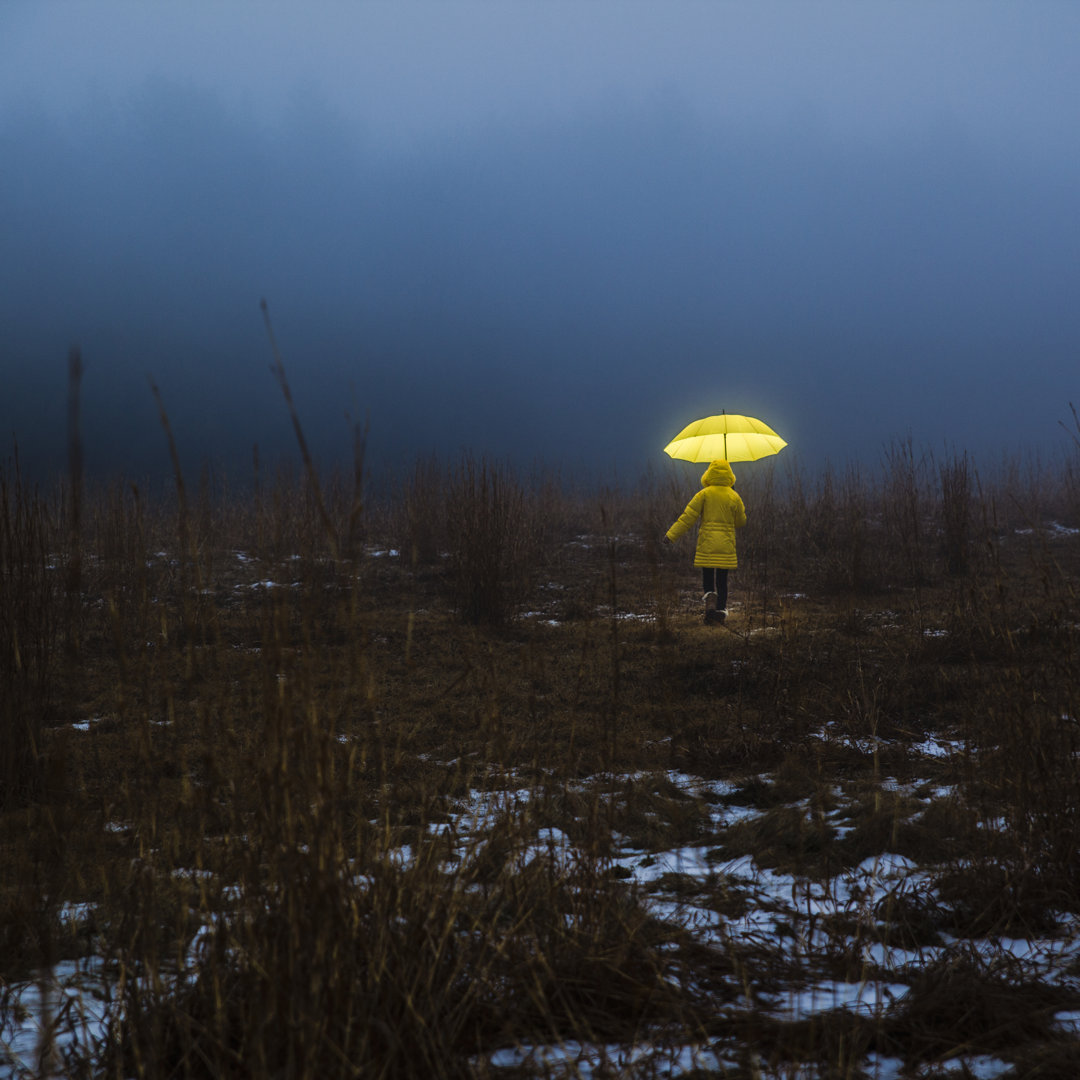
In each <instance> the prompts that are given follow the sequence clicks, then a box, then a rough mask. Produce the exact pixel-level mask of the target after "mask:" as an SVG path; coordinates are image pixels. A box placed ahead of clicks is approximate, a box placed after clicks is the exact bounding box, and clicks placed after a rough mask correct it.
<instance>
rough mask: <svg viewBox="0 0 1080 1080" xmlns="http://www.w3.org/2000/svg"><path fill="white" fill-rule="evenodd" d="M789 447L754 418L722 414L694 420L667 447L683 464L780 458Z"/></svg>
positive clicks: (767, 426)
mask: <svg viewBox="0 0 1080 1080" xmlns="http://www.w3.org/2000/svg"><path fill="white" fill-rule="evenodd" d="M785 446H787V443H786V442H784V440H783V439H781V438H780V436H779V435H777V434H776V432H775V431H773V429H772V428H771V427H769V425H768V424H764V423H762V422H761V421H760V420H757V419H755V418H754V417H752V416H740V415H739V414H738V413H721V415H719V416H706V417H705V419H704V420H695V421H694V422H693V423H692V424H688V425H687V426H686V427H684V428H683V429H682V431H680V432H679V434H678V435H676V436H675V438H674V439H672V440H671V442H669V443H668V444H667V446H665V447H664V453H666V454H667V455H668V456H669V457H673V458H678V459H679V460H681V461H715V460H716V459H717V458H723V459H724V460H725V461H757V459H758V458H762V457H768V456H769V455H770V454H778V453H780V451H781V450H783V449H784V447H785Z"/></svg>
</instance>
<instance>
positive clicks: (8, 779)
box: [0, 469, 62, 808]
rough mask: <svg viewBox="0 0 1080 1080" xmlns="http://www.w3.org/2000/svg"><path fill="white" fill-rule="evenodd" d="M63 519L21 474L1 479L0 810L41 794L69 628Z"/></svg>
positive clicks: (16, 472)
mask: <svg viewBox="0 0 1080 1080" xmlns="http://www.w3.org/2000/svg"><path fill="white" fill-rule="evenodd" d="M58 541H59V534H58V530H57V528H56V519H55V517H54V515H51V514H50V513H49V510H48V508H47V506H46V504H45V501H44V500H43V499H42V498H41V496H40V495H39V494H38V493H37V492H36V491H33V490H30V489H28V488H27V487H26V485H25V484H24V483H23V482H22V479H21V477H20V475H19V472H18V470H17V469H16V470H15V472H14V474H13V475H9V474H8V473H7V472H3V473H0V806H3V807H7V808H10V807H12V806H15V805H19V804H22V803H24V802H26V801H27V800H29V799H32V798H34V797H36V796H37V795H39V794H40V792H41V786H42V783H43V779H44V747H43V743H42V736H43V724H44V719H45V715H46V713H47V711H48V709H49V707H50V703H51V701H52V696H53V695H52V678H53V676H54V674H55V673H56V670H57V668H58V665H59V661H60V656H59V651H60V650H59V644H60V634H61V628H62V626H61V624H62V612H61V607H62V602H61V600H62V598H61V593H60V580H59V579H60V576H61V571H62V566H61V564H60V562H59V560H60V558H61V556H60V552H59V550H58Z"/></svg>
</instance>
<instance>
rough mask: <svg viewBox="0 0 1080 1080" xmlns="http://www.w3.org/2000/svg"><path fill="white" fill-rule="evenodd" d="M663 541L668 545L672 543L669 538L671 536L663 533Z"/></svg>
mask: <svg viewBox="0 0 1080 1080" xmlns="http://www.w3.org/2000/svg"><path fill="white" fill-rule="evenodd" d="M664 543H665V544H669V545H670V544H671V543H672V539H671V537H670V536H667V535H666V534H665V536H664Z"/></svg>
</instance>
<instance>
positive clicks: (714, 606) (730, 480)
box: [664, 460, 746, 623]
mask: <svg viewBox="0 0 1080 1080" xmlns="http://www.w3.org/2000/svg"><path fill="white" fill-rule="evenodd" d="M734 485H735V474H734V473H733V472H732V471H731V466H730V465H729V464H728V463H727V462H726V461H722V460H717V461H712V462H710V463H709V467H708V468H707V469H706V470H705V473H704V475H703V476H702V477H701V491H699V492H698V493H697V494H696V495H695V496H694V497H693V498H692V499H691V500H690V502H689V503H688V504H687V507H686V509H685V510H684V511H683V512H682V516H681V517H680V518H679V520H678V521H676V522H675V524H674V525H672V526H671V528H670V529H668V531H667V535H665V537H664V540H665V542H666V543H669V544H673V543H674V542H675V541H676V540H678V539H679V537H680V536H682V535H683V533H685V532H686V531H687V530H688V529H689V528H690V527H691V526H692V525H693V524H694V522H695V521H697V520H698V519H699V518H700V519H701V525H700V528H699V529H698V536H697V550H696V551H695V553H694V565H695V566H700V567H701V577H702V586H703V587H704V590H705V596H704V598H703V599H704V601H705V622H707V623H722V622H723V621H724V619H726V618H727V576H728V571H729V570H734V569H735V567H736V566H737V565H738V563H737V561H736V559H735V530H736V529H738V528H741V527H742V526H743V525H745V524H746V507H745V506H743V501H742V499H741V497H740V496H739V495H738V493H737V492H736V491H735V489H734Z"/></svg>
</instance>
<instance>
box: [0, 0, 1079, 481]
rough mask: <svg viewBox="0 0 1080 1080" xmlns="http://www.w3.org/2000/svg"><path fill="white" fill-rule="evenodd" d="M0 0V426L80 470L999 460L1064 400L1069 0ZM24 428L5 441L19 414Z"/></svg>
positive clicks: (1045, 428)
mask: <svg viewBox="0 0 1080 1080" xmlns="http://www.w3.org/2000/svg"><path fill="white" fill-rule="evenodd" d="M217 7H218V6H217V5H211V4H202V3H190V4H185V5H182V6H179V5H178V6H176V7H175V8H174V9H166V8H165V6H164V5H161V6H159V5H142V4H135V3H126V4H117V3H110V2H100V3H95V4H93V5H74V4H65V3H50V2H48V0H46V2H43V3H24V2H23V0H7V2H5V4H4V5H3V6H2V7H0V378H2V391H3V392H2V395H0V431H2V432H3V438H4V440H5V442H7V441H8V440H9V434H10V433H11V432H14V433H16V434H17V436H18V440H19V444H20V448H21V453H22V456H23V459H24V461H25V462H26V463H27V464H28V465H29V466H30V467H32V468H34V469H37V470H41V471H47V470H48V469H50V468H53V467H61V466H62V465H63V462H64V456H65V445H64V416H65V407H66V397H65V393H66V391H65V376H66V356H67V351H68V347H69V345H70V344H72V343H75V342H77V343H79V345H80V346H81V348H82V352H83V357H84V362H85V365H86V375H85V381H84V390H85V393H84V403H83V405H84V410H83V411H84V426H85V436H86V450H87V456H88V461H89V464H90V466H91V468H92V469H94V470H97V471H102V472H109V471H112V470H116V469H124V470H127V471H133V472H136V473H138V472H142V471H165V470H166V469H167V466H168V459H167V453H166V449H165V445H164V438H163V436H162V434H161V432H160V428H159V426H158V420H157V412H156V407H155V405H154V401H153V398H152V396H151V393H150V391H149V388H148V378H152V379H153V380H154V381H155V382H156V383H157V384H158V385H159V386H160V388H161V391H162V394H163V396H164V399H165V402H166V405H167V406H168V408H169V411H170V415H171V418H172V424H173V428H174V431H175V433H176V436H177V440H178V443H179V445H180V448H181V451H182V452H183V453H184V455H185V459H186V460H187V461H189V462H193V463H194V462H198V461H200V460H202V459H203V458H207V459H211V460H214V461H218V462H223V463H226V464H233V465H236V466H237V467H238V468H240V469H241V471H242V470H243V469H244V468H246V464H247V462H249V461H250V458H251V448H252V444H253V443H256V442H257V443H258V444H259V446H260V450H261V452H262V454H263V456H264V458H269V459H272V458H274V457H275V456H277V455H281V456H290V457H295V450H294V447H293V444H292V442H291V438H292V435H291V428H290V425H289V420H288V414H287V412H286V410H285V407H284V405H283V403H282V401H281V397H280V394H279V392H278V390H277V387H276V385H275V383H274V380H273V378H272V376H271V375H270V372H269V364H270V361H271V353H270V349H269V346H268V344H267V340H266V334H265V331H264V328H263V325H262V318H261V314H260V312H259V301H260V299H261V298H263V297H265V298H266V299H267V301H268V303H269V305H270V311H271V315H272V318H273V320H274V325H275V328H276V331H277V334H278V337H279V343H280V345H281V347H282V350H283V353H284V357H285V362H286V366H287V370H288V372H289V375H290V378H291V381H292V384H293V390H294V394H295V397H296V401H297V404H298V407H299V409H300V413H301V418H302V420H303V421H304V423H305V426H306V427H307V429H308V434H309V437H310V438H311V441H312V443H313V444H314V446H315V448H316V451H317V452H318V454H319V457H320V460H322V461H324V462H329V461H330V460H332V459H333V457H334V456H335V455H345V454H347V453H348V450H349V446H350V428H349V421H348V419H347V416H351V417H353V418H361V419H363V418H364V417H370V450H371V458H372V461H373V463H375V465H376V467H381V464H382V463H383V462H397V463H407V462H410V461H411V460H413V459H414V458H416V457H418V456H421V455H426V454H427V453H429V452H432V451H434V452H436V453H440V454H442V455H444V456H447V457H452V456H455V455H456V454H457V452H458V451H459V450H460V449H461V448H462V447H468V448H470V449H471V450H473V451H474V452H477V453H489V454H493V455H495V456H500V457H501V456H511V457H512V458H513V459H514V460H516V461H518V462H522V463H525V462H532V461H535V460H543V461H546V462H548V463H550V464H553V465H559V466H561V467H563V468H568V469H573V468H576V467H579V466H581V467H586V466H587V467H589V468H599V469H606V468H609V467H610V466H611V465H613V464H618V466H619V468H620V470H621V471H622V474H623V475H624V476H627V475H631V476H632V475H636V473H637V471H638V470H639V469H640V468H641V467H642V466H644V465H645V464H646V463H647V462H649V461H650V460H651V461H653V462H656V463H662V462H663V461H665V460H666V459H665V458H664V456H663V455H662V453H661V448H662V447H663V445H664V444H665V443H666V442H667V441H668V440H669V439H670V438H671V437H672V436H673V435H674V434H675V433H676V432H677V431H678V430H679V429H680V428H681V427H682V426H683V425H684V424H686V423H688V422H689V421H690V420H693V419H696V418H697V417H699V416H703V415H707V414H709V413H713V412H718V411H720V410H721V409H726V410H727V411H729V412H746V413H750V414H752V415H756V416H759V417H761V418H762V419H764V420H766V422H768V423H770V424H772V426H773V427H775V428H776V429H777V430H778V431H779V432H780V433H781V434H782V435H783V436H784V437H785V438H786V439H787V440H788V442H789V443H790V450H788V451H785V452H784V453H785V454H789V455H795V454H797V455H798V457H799V459H800V461H802V462H803V463H804V464H805V465H807V466H808V467H816V466H817V465H819V464H820V463H821V462H823V461H824V460H825V459H826V458H828V459H831V460H832V461H834V462H836V463H843V462H847V461H866V462H871V463H872V462H876V461H877V460H879V458H880V456H881V451H882V448H883V447H884V446H886V445H887V444H888V443H890V442H891V441H892V440H894V439H903V438H906V437H907V436H909V435H910V436H911V437H912V438H913V439H914V440H915V442H916V443H917V444H919V445H920V446H922V447H925V448H926V449H929V450H931V451H933V452H935V453H942V452H946V451H948V450H950V449H967V450H970V451H972V452H973V453H974V454H976V455H977V456H978V457H979V459H980V460H982V461H986V462H987V463H994V462H996V461H997V460H998V459H999V458H1000V457H1001V455H1003V454H1005V455H1009V454H1022V453H1027V452H1030V451H1033V450H1038V451H1040V452H1043V453H1048V454H1052V453H1054V452H1055V451H1056V450H1057V449H1059V448H1063V447H1064V445H1065V444H1066V443H1067V438H1066V436H1065V435H1064V433H1063V432H1062V431H1061V429H1060V427H1059V425H1058V421H1059V420H1062V419H1066V418H1067V417H1068V416H1069V402H1070V401H1078V402H1080V392H1078V391H1080V387H1078V373H1080V363H1078V360H1080V303H1077V297H1078V295H1080V290H1078V285H1080V280H1078V278H1080V274H1078V269H1080V242H1078V241H1080V214H1078V212H1077V211H1078V206H1077V201H1078V195H1077V193H1078V192H1080V152H1078V140H1077V138H1076V132H1077V131H1080V115H1078V114H1080V65H1077V64H1076V62H1075V57H1076V48H1077V46H1078V45H1080V8H1078V7H1077V6H1076V5H1074V4H1071V3H1050V2H1046V3H1039V4H1031V5H1022V6H1021V5H1007V4H996V3H987V2H982V0H980V2H978V3H962V2H956V3H937V2H935V3H929V2H927V3H909V4H903V5H896V4H885V3H881V4H876V3H872V2H871V3H867V2H862V0H860V2H859V3H839V4H838V3H828V2H824V3H821V4H814V5H806V4H803V3H796V2H791V3H768V2H763V0H755V2H753V3H750V2H747V3H722V2H702V3H689V2H681V0H672V2H668V3H664V4H659V3H653V4H637V3H633V2H629V3H625V2H623V3H618V4H615V3H607V2H604V0H598V2H595V3H590V4H587V5H582V4H579V3H576V4H570V3H565V4H563V3H533V4H525V3H513V2H508V3H506V4H499V5H492V4H485V3H479V4H474V3H454V2H452V0H450V2H444V3H409V2H402V3H395V4H393V5H390V4H373V3H371V4H365V3H358V4H350V5H337V4H332V3H329V4H320V5H319V6H318V7H317V8H316V10H315V13H314V14H311V13H307V12H303V11H302V10H301V8H300V7H299V6H298V5H280V4H272V3H271V4H250V5H249V4H246V3H234V4H230V5H226V6H225V11H223V12H221V11H218V10H217ZM5 454H6V451H5Z"/></svg>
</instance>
